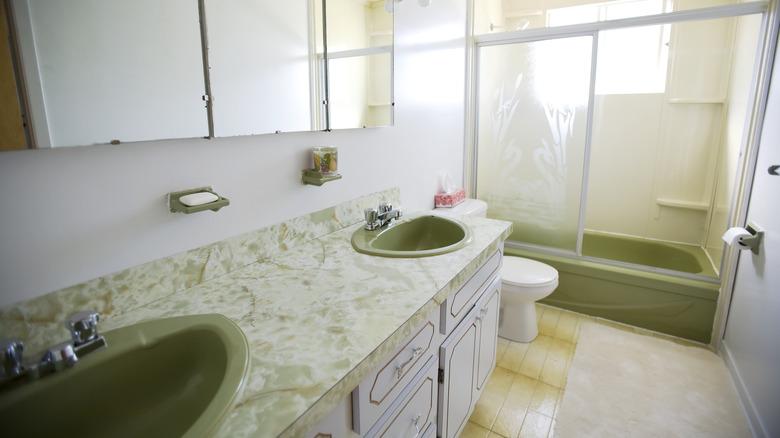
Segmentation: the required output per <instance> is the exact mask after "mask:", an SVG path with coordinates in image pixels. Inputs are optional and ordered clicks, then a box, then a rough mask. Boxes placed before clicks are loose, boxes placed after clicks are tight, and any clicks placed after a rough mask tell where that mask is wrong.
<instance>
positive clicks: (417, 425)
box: [412, 414, 420, 438]
mask: <svg viewBox="0 0 780 438" xmlns="http://www.w3.org/2000/svg"><path fill="white" fill-rule="evenodd" d="M412 425H414V430H416V431H417V433H415V434H414V437H413V438H417V437H418V436H420V414H417V416H416V417H414V420H412Z"/></svg>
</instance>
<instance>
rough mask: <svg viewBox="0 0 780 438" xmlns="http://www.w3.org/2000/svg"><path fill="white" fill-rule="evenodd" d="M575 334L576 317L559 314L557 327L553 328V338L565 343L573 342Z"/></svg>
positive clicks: (569, 314)
mask: <svg viewBox="0 0 780 438" xmlns="http://www.w3.org/2000/svg"><path fill="white" fill-rule="evenodd" d="M576 333H577V315H575V314H573V313H569V312H561V317H560V318H559V319H558V325H557V326H556V327H555V334H554V335H553V337H554V338H556V339H560V340H562V341H566V342H572V343H573V342H574V340H575V338H574V336H575V335H576Z"/></svg>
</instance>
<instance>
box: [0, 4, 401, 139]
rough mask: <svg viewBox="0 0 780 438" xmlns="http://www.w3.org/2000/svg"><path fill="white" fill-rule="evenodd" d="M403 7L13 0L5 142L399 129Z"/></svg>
mask: <svg viewBox="0 0 780 438" xmlns="http://www.w3.org/2000/svg"><path fill="white" fill-rule="evenodd" d="M393 3H394V2H392V1H384V0H286V1H278V0H165V1H158V0H101V1H94V0H65V1H63V0H8V1H5V2H0V4H2V5H3V10H2V13H3V15H4V16H3V17H2V18H3V24H4V25H5V26H7V28H4V29H3V31H4V32H5V33H7V35H8V37H9V38H8V46H7V47H3V48H2V49H3V50H0V52H2V53H0V57H2V58H5V59H0V69H5V70H6V71H2V72H0V82H3V84H0V86H1V87H4V88H3V89H0V98H2V99H3V100H4V102H2V105H3V106H4V107H6V108H14V109H16V108H18V111H4V113H8V114H3V118H6V119H7V120H4V121H1V122H2V123H0V126H2V129H3V131H8V132H7V133H6V132H4V133H3V135H2V137H0V142H1V143H2V144H0V147H2V148H3V149H15V148H20V149H24V148H29V147H36V148H51V147H63V146H79V145H91V144H106V143H117V142H119V143H126V142H136V141H148V140H160V139H176V138H197V137H203V138H212V137H232V136H242V135H257V134H268V133H282V132H299V131H322V130H334V129H352V128H365V127H375V126H389V125H392V123H393V86H392V84H393V10H392V7H393ZM4 44H5V43H4ZM15 125H18V126H15ZM7 126H14V128H15V130H14V132H11V130H10V128H8V129H7V128H6V127H7ZM6 134H8V135H6Z"/></svg>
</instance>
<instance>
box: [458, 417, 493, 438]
mask: <svg viewBox="0 0 780 438" xmlns="http://www.w3.org/2000/svg"><path fill="white" fill-rule="evenodd" d="M489 433H490V430H489V429H485V428H484V427H482V426H480V425H478V424H474V423H472V422H471V421H469V422H468V423H466V427H464V428H463V432H461V433H460V438H487V436H488V434H489Z"/></svg>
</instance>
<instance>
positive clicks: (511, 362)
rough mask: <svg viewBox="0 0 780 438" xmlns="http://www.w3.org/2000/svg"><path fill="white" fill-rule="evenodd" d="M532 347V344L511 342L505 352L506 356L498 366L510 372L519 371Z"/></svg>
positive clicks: (502, 357)
mask: <svg viewBox="0 0 780 438" xmlns="http://www.w3.org/2000/svg"><path fill="white" fill-rule="evenodd" d="M530 345H531V344H523V343H519V342H510V343H509V345H508V346H507V348H506V352H504V355H503V356H501V359H500V360H499V361H498V366H500V367H502V368H506V369H508V370H510V371H517V370H519V369H520V365H521V364H522V363H523V358H525V354H526V352H527V351H528V348H530Z"/></svg>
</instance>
